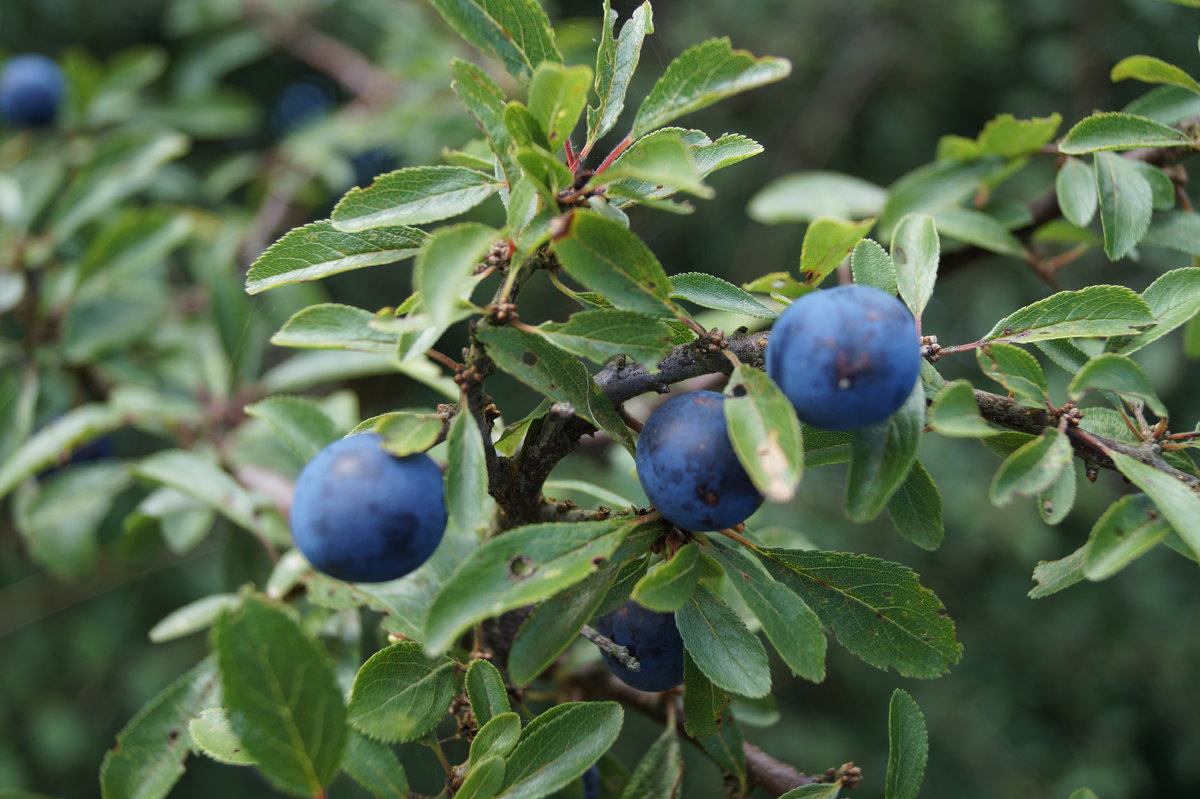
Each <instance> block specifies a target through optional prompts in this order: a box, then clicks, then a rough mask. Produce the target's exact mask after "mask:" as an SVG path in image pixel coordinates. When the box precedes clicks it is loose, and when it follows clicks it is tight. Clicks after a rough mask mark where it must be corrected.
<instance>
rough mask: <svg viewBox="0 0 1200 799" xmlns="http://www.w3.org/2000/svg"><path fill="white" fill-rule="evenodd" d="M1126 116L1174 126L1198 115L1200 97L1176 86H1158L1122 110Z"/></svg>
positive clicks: (1199, 111)
mask: <svg viewBox="0 0 1200 799" xmlns="http://www.w3.org/2000/svg"><path fill="white" fill-rule="evenodd" d="M1122 110H1123V111H1124V112H1125V113H1126V114H1135V115H1137V116H1142V117H1148V118H1150V119H1153V120H1154V121H1155V122H1161V123H1163V124H1164V125H1175V124H1178V123H1180V122H1182V121H1184V120H1185V119H1188V118H1190V117H1193V116H1195V115H1196V114H1197V113H1200V95H1196V94H1195V93H1193V92H1190V91H1188V90H1187V89H1181V88H1179V87H1178V86H1159V87H1158V88H1157V89H1153V90H1151V91H1149V92H1146V93H1145V94H1143V95H1142V96H1141V97H1138V98H1137V99H1135V100H1134V101H1133V102H1131V103H1130V104H1129V105H1127V106H1125V108H1123V109H1122Z"/></svg>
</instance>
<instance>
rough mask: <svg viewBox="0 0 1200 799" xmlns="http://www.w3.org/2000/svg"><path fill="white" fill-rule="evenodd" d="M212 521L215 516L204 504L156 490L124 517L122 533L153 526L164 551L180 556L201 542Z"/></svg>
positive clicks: (176, 492)
mask: <svg viewBox="0 0 1200 799" xmlns="http://www.w3.org/2000/svg"><path fill="white" fill-rule="evenodd" d="M215 519H216V513H215V512H214V511H213V510H212V509H211V508H209V507H208V506H207V505H205V504H204V503H202V502H199V501H197V500H195V499H193V498H192V497H189V496H188V495H187V494H184V493H183V492H181V491H176V490H175V489H173V488H159V489H157V490H155V491H151V492H150V494H149V495H147V496H146V498H145V499H143V500H142V501H141V502H140V503H138V506H137V507H136V508H135V509H134V510H133V512H132V513H131V514H129V515H128V516H126V517H125V529H126V530H128V531H130V532H135V531H137V530H139V529H141V528H142V527H144V526H149V527H154V526H157V527H158V528H159V529H160V530H161V531H162V537H163V540H164V541H165V542H166V544H167V547H168V548H169V549H170V550H171V551H172V552H174V553H175V554H176V555H184V554H187V553H188V552H191V551H192V550H193V549H195V547H196V545H198V544H199V543H200V542H201V541H203V540H204V538H205V536H207V535H208V533H209V532H210V531H211V530H212V527H213V521H214V520H215Z"/></svg>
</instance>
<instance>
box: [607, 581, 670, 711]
mask: <svg viewBox="0 0 1200 799" xmlns="http://www.w3.org/2000/svg"><path fill="white" fill-rule="evenodd" d="M595 627H596V629H597V630H598V631H599V632H600V634H601V635H603V636H604V637H606V638H608V639H610V640H611V641H613V642H614V643H617V644H620V645H621V646H624V647H628V648H629V654H631V655H633V657H634V658H636V659H637V661H638V664H639V665H640V666H641V670H640V671H631V670H630V669H628V668H626V667H625V666H623V665H621V663H620V662H619V661H617V660H616V659H615V658H613V657H612V656H611V655H609V654H608V653H607V652H601V654H602V655H603V656H604V660H605V662H607V663H608V668H609V670H610V671H612V673H613V674H615V675H617V677H619V678H620V679H621V682H623V683H625V684H626V685H628V686H630V687H631V688H637V689H638V690H640V691H666V690H667V689H669V688H674V687H675V686H677V685H682V684H683V639H682V638H681V637H680V636H679V630H678V629H677V628H676V627H675V614H674V613H657V612H655V611H653V610H646V609H645V608H644V607H642V606H641V605H639V604H638V603H636V602H634V601H633V600H632V599H631V600H629V601H628V602H626V603H625V604H624V605H622V606H621V607H619V608H617V609H616V610H614V611H613V612H612V613H609V614H608V615H607V616H601V617H600V618H599V619H597V620H596V624H595Z"/></svg>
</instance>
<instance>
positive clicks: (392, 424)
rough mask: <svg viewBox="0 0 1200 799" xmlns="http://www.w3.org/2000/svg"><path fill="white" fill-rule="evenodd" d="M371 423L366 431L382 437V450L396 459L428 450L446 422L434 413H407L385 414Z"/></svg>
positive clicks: (435, 441)
mask: <svg viewBox="0 0 1200 799" xmlns="http://www.w3.org/2000/svg"><path fill="white" fill-rule="evenodd" d="M372 421H373V424H371V425H370V426H369V427H368V428H367V429H371V430H374V431H375V432H376V433H379V435H381V436H383V448H384V449H385V450H387V451H388V452H390V453H392V454H393V455H395V456H396V457H397V458H403V457H404V456H405V455H412V454H413V453H414V452H424V451H425V450H427V449H429V448H430V447H432V446H433V445H434V444H436V443H437V442H438V439H439V438H441V435H442V430H443V429H444V428H445V426H446V420H445V419H443V418H442V417H441V416H439V415H438V414H436V413H412V412H409V411H397V412H395V413H386V414H384V415H383V416H379V417H376V419H374V420H372ZM360 426H361V425H360Z"/></svg>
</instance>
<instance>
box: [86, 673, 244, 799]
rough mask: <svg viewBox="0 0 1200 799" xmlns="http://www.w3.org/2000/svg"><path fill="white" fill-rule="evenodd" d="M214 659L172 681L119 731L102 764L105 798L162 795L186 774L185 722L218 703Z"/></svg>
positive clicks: (156, 797) (156, 798) (153, 798)
mask: <svg viewBox="0 0 1200 799" xmlns="http://www.w3.org/2000/svg"><path fill="white" fill-rule="evenodd" d="M220 694H221V686H220V683H219V682H218V681H217V668H216V663H215V662H214V661H213V659H212V658H211V657H209V658H205V659H204V660H202V661H200V663H199V664H198V665H197V666H195V667H194V668H192V669H191V670H190V671H188V672H187V673H186V674H184V675H183V676H181V677H180V678H179V679H177V680H175V682H173V683H171V684H170V685H168V686H167V687H166V688H165V689H163V691H162V692H161V693H159V694H158V695H157V696H155V697H154V698H153V699H151V700H150V701H149V703H147V704H146V706H145V707H143V708H142V709H141V710H139V711H138V713H137V715H136V716H134V717H133V718H132V719H130V720H129V723H127V724H126V725H125V726H124V727H122V728H121V731H120V732H119V733H117V745H116V746H115V747H113V748H112V749H110V750H109V751H108V752H107V753H106V754H105V755H104V763H103V764H102V765H101V766H100V794H101V796H103V797H104V799H126V797H138V799H160V798H161V797H164V796H166V795H167V794H168V793H170V791H171V787H172V786H173V785H175V783H176V781H177V780H178V779H179V778H180V777H181V776H182V775H183V772H184V767H183V763H184V761H185V760H187V756H188V753H189V749H190V747H189V746H188V740H189V739H188V736H187V735H185V734H183V730H184V726H185V725H186V724H187V723H188V721H189V720H190V719H191V718H192V717H193V716H196V715H197V714H199V713H200V711H201V710H203V709H204V708H206V707H208V706H209V705H211V704H212V703H213V702H218V701H220V699H219V697H220Z"/></svg>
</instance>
